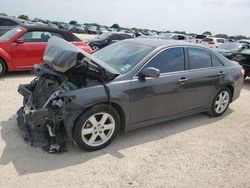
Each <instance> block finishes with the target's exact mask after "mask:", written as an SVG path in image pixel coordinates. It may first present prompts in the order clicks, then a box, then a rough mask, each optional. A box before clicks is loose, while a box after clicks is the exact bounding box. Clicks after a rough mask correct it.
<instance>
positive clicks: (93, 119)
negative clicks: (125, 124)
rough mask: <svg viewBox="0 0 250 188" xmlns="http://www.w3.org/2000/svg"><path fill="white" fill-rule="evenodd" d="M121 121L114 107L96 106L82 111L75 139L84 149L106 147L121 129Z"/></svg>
mask: <svg viewBox="0 0 250 188" xmlns="http://www.w3.org/2000/svg"><path fill="white" fill-rule="evenodd" d="M105 118H106V121H105ZM103 120H104V121H103ZM102 121H103V122H102ZM120 122H121V121H120V116H119V114H118V112H117V111H116V110H115V109H114V108H113V107H109V106H108V105H98V106H94V107H92V108H90V109H89V110H87V111H86V112H84V113H82V114H81V115H80V117H79V118H78V120H77V121H76V123H75V124H74V128H73V132H72V137H73V140H74V142H75V143H76V144H77V146H78V147H80V148H81V149H83V150H87V151H91V150H98V149H101V148H104V147H105V146H107V145H108V144H110V143H111V142H112V140H113V139H114V137H115V136H116V134H117V132H118V130H119V129H120Z"/></svg>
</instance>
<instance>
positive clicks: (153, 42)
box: [126, 38, 203, 48]
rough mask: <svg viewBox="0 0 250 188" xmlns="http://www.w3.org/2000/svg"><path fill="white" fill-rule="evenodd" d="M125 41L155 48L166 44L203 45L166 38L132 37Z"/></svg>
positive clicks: (166, 45)
mask: <svg viewBox="0 0 250 188" xmlns="http://www.w3.org/2000/svg"><path fill="white" fill-rule="evenodd" d="M126 41H129V42H132V43H137V44H141V45H145V46H152V47H155V48H159V47H168V46H194V47H203V46H201V45H198V44H195V43H190V42H184V41H180V40H167V39H154V38H134V39H127V40H126Z"/></svg>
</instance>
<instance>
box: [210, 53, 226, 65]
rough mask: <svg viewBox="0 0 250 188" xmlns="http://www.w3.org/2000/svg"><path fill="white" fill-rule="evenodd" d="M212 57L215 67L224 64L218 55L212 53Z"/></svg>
mask: <svg viewBox="0 0 250 188" xmlns="http://www.w3.org/2000/svg"><path fill="white" fill-rule="evenodd" d="M211 57H212V64H213V67H218V66H223V64H222V63H221V61H220V60H219V59H218V58H217V57H215V56H214V55H211Z"/></svg>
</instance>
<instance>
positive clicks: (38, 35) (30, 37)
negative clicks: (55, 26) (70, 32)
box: [21, 31, 63, 43]
mask: <svg viewBox="0 0 250 188" xmlns="http://www.w3.org/2000/svg"><path fill="white" fill-rule="evenodd" d="M52 36H57V37H60V38H63V37H62V36H61V35H60V34H58V33H53V32H47V31H30V32H27V33H25V34H23V35H22V36H21V38H23V39H24V42H25V43H30V42H48V40H49V39H50V38H51V37H52Z"/></svg>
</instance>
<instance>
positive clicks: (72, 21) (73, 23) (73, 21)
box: [69, 20, 78, 25]
mask: <svg viewBox="0 0 250 188" xmlns="http://www.w3.org/2000/svg"><path fill="white" fill-rule="evenodd" d="M77 23H78V22H77V21H75V20H71V21H70V22H69V24H71V25H76V24H77Z"/></svg>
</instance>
